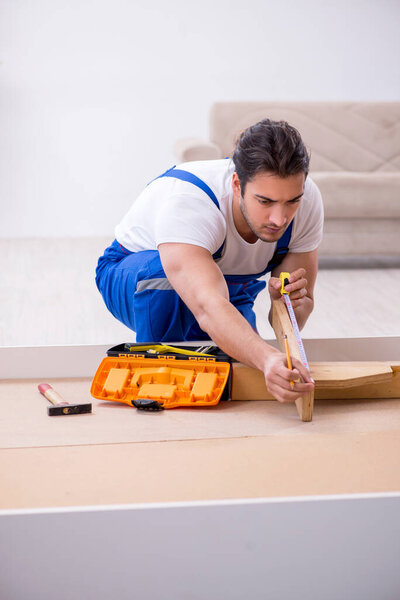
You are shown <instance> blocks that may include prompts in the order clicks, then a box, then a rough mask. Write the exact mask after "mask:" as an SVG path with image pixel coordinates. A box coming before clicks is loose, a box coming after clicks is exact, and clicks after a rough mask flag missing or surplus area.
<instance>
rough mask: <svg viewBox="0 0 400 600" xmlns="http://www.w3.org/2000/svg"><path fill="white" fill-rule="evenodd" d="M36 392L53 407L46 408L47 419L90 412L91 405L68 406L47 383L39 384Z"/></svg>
mask: <svg viewBox="0 0 400 600" xmlns="http://www.w3.org/2000/svg"><path fill="white" fill-rule="evenodd" d="M38 390H39V392H40V393H41V394H43V396H45V398H47V400H49V401H50V402H51V403H52V404H53V405H54V406H48V407H47V414H48V415H49V417H54V416H55V415H81V414H82V413H91V412H92V405H91V404H69V403H68V402H65V400H64V399H63V398H62V396H60V394H59V393H58V392H56V391H55V390H53V388H52V387H51V385H49V384H48V383H40V384H39V385H38Z"/></svg>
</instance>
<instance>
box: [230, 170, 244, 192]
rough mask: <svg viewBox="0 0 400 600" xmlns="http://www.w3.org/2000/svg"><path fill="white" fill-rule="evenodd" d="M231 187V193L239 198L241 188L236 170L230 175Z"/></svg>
mask: <svg viewBox="0 0 400 600" xmlns="http://www.w3.org/2000/svg"><path fill="white" fill-rule="evenodd" d="M232 189H233V195H234V196H238V197H239V198H240V196H241V195H242V190H241V187H240V180H239V176H238V174H237V173H236V172H235V173H234V174H233V175H232Z"/></svg>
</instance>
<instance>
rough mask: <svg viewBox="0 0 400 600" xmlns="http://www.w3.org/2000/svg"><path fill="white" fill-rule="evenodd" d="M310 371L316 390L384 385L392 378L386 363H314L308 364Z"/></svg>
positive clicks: (388, 365)
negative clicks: (369, 384)
mask: <svg viewBox="0 0 400 600" xmlns="http://www.w3.org/2000/svg"><path fill="white" fill-rule="evenodd" d="M310 369H311V374H312V376H313V378H314V381H315V385H316V389H326V388H335V389H342V388H349V387H355V386H358V385H364V384H367V383H382V382H384V383H385V382H388V381H391V380H392V378H393V371H392V368H391V366H390V364H389V363H387V362H373V361H370V362H315V363H312V364H310Z"/></svg>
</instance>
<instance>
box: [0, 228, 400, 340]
mask: <svg viewBox="0 0 400 600" xmlns="http://www.w3.org/2000/svg"><path fill="white" fill-rule="evenodd" d="M109 242H110V240H109V239H107V238H77V239H72V238H71V239H23V240H14V239H10V240H5V239H3V240H0V270H1V271H0V272H1V286H0V306H1V313H0V345H1V346H36V345H40V346H41V345H66V344H110V345H112V344H116V343H119V342H122V341H134V339H135V335H134V333H133V332H131V331H130V330H129V329H128V328H127V327H125V326H124V325H122V324H121V323H119V321H117V320H116V319H115V318H114V317H113V316H112V315H111V314H110V313H109V312H108V311H107V309H106V307H105V306H104V304H103V301H102V298H101V296H100V294H99V292H98V291H97V288H96V285H95V283H94V271H95V266H96V263H97V258H98V256H100V254H102V252H103V250H104V248H105V247H106V246H107V245H108V244H109ZM399 298H400V269H399V268H389V269H369V270H368V269H354V270H351V269H327V270H320V271H319V274H318V280H317V285H316V292H315V309H314V311H313V314H312V315H311V316H310V319H309V321H308V323H307V324H306V326H305V328H304V329H303V331H302V336H303V338H330V337H364V336H368V337H369V336H391V335H400V310H399V300H398V299H399ZM255 310H256V314H257V323H258V328H259V332H260V334H261V335H262V336H263V337H265V338H266V339H271V338H273V337H274V333H273V330H272V328H271V326H270V325H269V323H268V320H267V314H268V310H269V297H268V294H267V292H266V291H264V292H262V293H261V294H260V295H259V297H258V298H257V301H256V305H255Z"/></svg>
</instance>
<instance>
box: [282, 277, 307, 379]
mask: <svg viewBox="0 0 400 600" xmlns="http://www.w3.org/2000/svg"><path fill="white" fill-rule="evenodd" d="M289 277H290V273H281V274H280V275H279V279H280V280H281V294H282V295H283V300H284V301H285V304H286V308H287V311H288V313H289V318H290V321H291V323H292V327H293V331H294V335H295V337H296V341H297V345H298V346H299V351H300V357H301V362H302V363H303V365H304V366H305V367H306V369H307V370H308V371H310V367H309V364H308V360H307V356H306V351H305V350H304V345H303V340H302V339H301V335H300V329H299V326H298V324H297V319H296V315H295V314H294V310H293V306H292V302H291V300H290V298H289V293H288V292H286V291H285V280H288V279H289Z"/></svg>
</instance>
